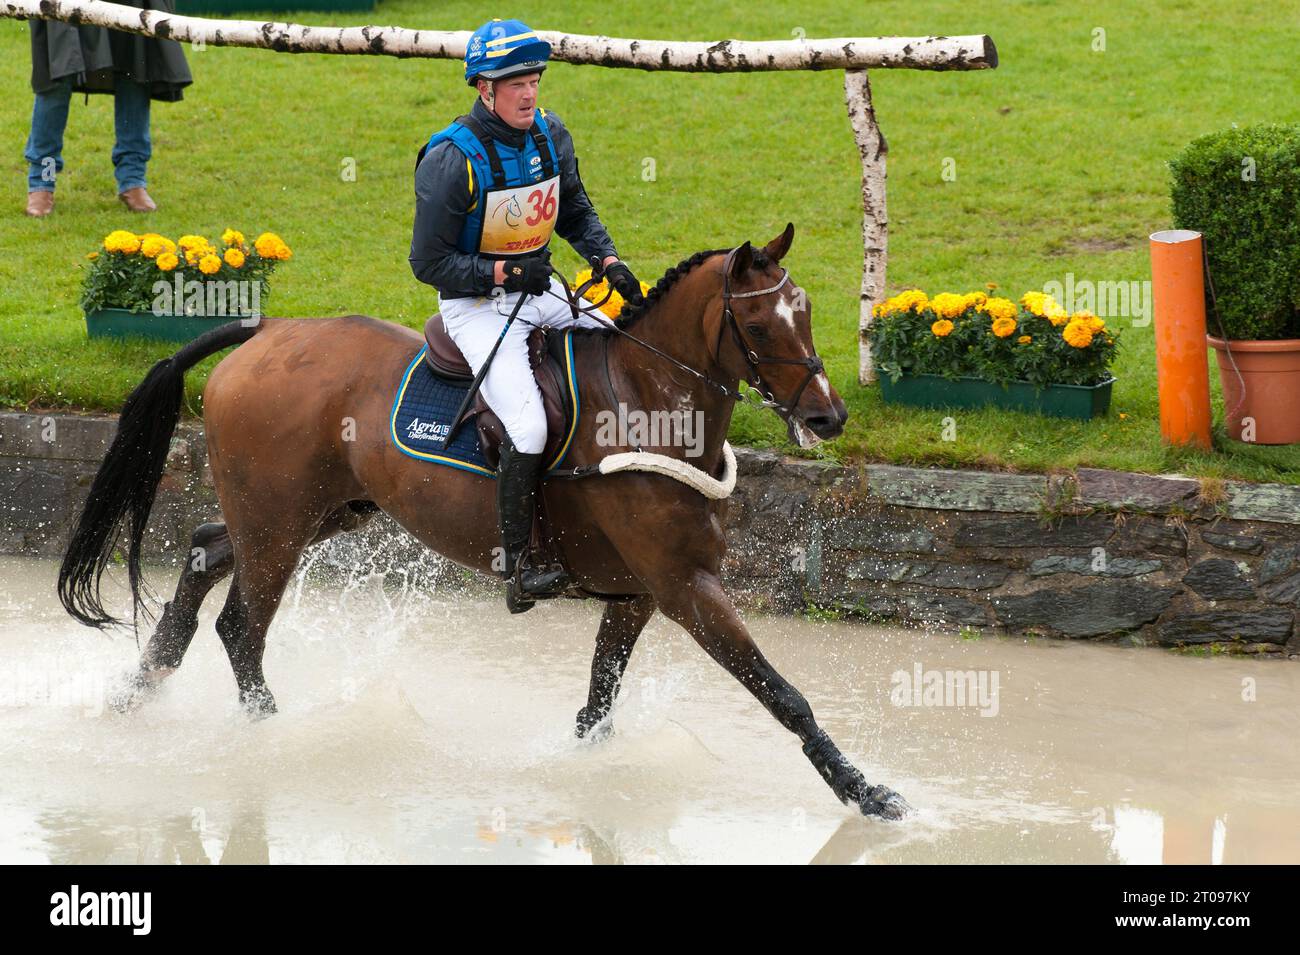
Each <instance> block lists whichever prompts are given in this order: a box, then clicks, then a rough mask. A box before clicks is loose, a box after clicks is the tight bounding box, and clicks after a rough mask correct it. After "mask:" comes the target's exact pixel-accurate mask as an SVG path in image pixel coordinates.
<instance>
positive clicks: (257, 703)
mask: <svg viewBox="0 0 1300 955" xmlns="http://www.w3.org/2000/svg"><path fill="white" fill-rule="evenodd" d="M239 702H240V705H241V706H243V708H244V711H245V712H246V713H247V714H248V716H249V718H250V719H253V720H264V719H266V718H267V717H268V716H274V715H275V713H276V707H275V697H274V696H272V695H271V691H270V690H268V689H267V688H266V687H264V686H259V687H257V688H256V689H252V690H249V691H247V692H241V693H240V694H239Z"/></svg>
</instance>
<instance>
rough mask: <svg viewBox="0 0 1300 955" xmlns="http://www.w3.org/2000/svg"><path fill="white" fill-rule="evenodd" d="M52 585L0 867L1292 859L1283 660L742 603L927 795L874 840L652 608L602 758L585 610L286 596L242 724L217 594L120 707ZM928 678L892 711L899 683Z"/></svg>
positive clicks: (101, 648) (322, 593) (3, 765)
mask: <svg viewBox="0 0 1300 955" xmlns="http://www.w3.org/2000/svg"><path fill="white" fill-rule="evenodd" d="M54 576H55V567H54V565H53V564H52V563H50V562H46V561H32V560H20V559H14V558H3V559H0V774H2V777H3V781H4V782H3V786H0V861H4V862H15V861H36V862H44V861H52V862H125V863H132V862H184V863H217V862H225V863H231V862H241V863H248V862H327V861H345V862H424V861H444V862H468V863H472V862H550V863H592V862H597V863H613V862H625V863H667V862H704V861H723V860H730V861H739V862H785V863H808V862H818V863H825V862H846V863H847V862H870V863H907V862H1090V863H1091V862H1133V863H1146V862H1161V861H1164V862H1199V863H1209V862H1226V863H1231V862H1247V861H1250V862H1296V861H1300V834H1298V827H1297V825H1296V823H1295V805H1296V798H1297V794H1300V745H1298V744H1297V730H1296V721H1295V713H1296V703H1297V700H1298V699H1300V667H1298V666H1296V665H1295V664H1288V663H1278V662H1273V663H1267V662H1255V661H1249V660H1236V659H1223V658H1218V659H1195V658H1186V657H1180V656H1176V655H1173V654H1170V653H1167V652H1163V651H1157V650H1131V649H1118V648H1105V647H1097V646H1089V645H1083V644H1070V643H1061V642H1032V643H1030V642H1024V641H1019V640H1004V639H998V638H994V637H986V638H984V639H980V640H962V639H959V638H958V637H957V636H956V635H955V634H951V633H944V632H932V633H925V632H919V631H910V630H905V629H895V628H882V627H872V626H864V625H860V624H846V623H839V622H810V621H805V620H792V619H785V618H775V617H760V616H750V617H748V623H749V625H750V628H751V630H752V632H753V633H754V634H755V637H756V639H757V640H758V642H759V644H760V646H761V647H762V648H763V649H764V651H765V653H766V654H767V656H768V657H769V659H771V660H772V661H773V663H774V664H775V665H776V666H777V667H778V669H780V670H781V671H782V672H783V673H784V674H785V675H786V676H787V677H788V678H789V679H791V681H792V682H794V684H795V685H796V686H798V687H799V688H800V689H802V690H803V692H804V693H805V695H807V697H808V698H809V700H810V702H811V703H812V706H813V709H814V711H815V712H816V714H817V717H818V719H819V720H820V721H821V723H822V725H823V726H824V727H825V728H826V729H827V730H828V731H829V732H830V733H831V735H832V736H833V737H834V738H835V739H836V740H837V741H838V742H839V743H840V745H841V747H842V748H843V749H844V751H845V752H846V753H847V754H849V755H850V757H851V758H852V759H854V761H855V762H856V763H857V764H858V765H859V766H860V767H861V768H862V769H863V770H864V771H865V772H866V775H867V777H868V778H869V779H871V780H872V781H880V782H886V783H888V784H889V785H890V786H892V787H894V788H895V789H897V790H899V791H900V792H902V793H903V794H904V795H905V796H906V797H907V798H908V800H909V801H910V802H911V803H912V804H913V805H914V806H916V807H917V809H918V812H917V813H916V815H915V816H914V817H912V818H911V819H910V820H909V821H906V822H904V823H902V824H898V823H892V824H891V823H882V822H878V821H868V820H863V819H860V818H857V817H855V816H854V815H853V814H852V813H851V812H850V810H848V809H847V808H845V807H842V806H841V805H840V804H839V803H838V802H837V801H836V800H835V799H834V797H833V796H832V795H831V794H830V791H829V790H828V789H827V788H826V787H825V785H824V784H823V783H822V782H821V780H820V779H819V778H818V777H817V775H816V774H815V773H814V772H813V770H812V769H811V768H810V767H809V765H808V764H807V762H806V761H805V760H804V757H803V755H802V754H801V752H800V750H799V746H798V744H797V741H796V740H795V739H794V737H793V736H791V735H789V734H788V733H786V731H785V730H783V729H782V728H781V727H780V726H779V725H778V724H777V723H776V722H775V720H773V719H772V718H771V717H770V716H768V715H767V713H766V712H765V711H764V710H762V709H761V708H760V707H759V705H758V704H757V703H756V702H755V701H754V700H753V699H752V698H751V697H750V696H749V695H748V694H747V693H746V692H744V691H743V690H742V689H741V688H740V687H739V686H738V685H736V684H734V683H733V681H732V679H731V678H730V677H729V676H728V675H727V674H726V673H725V672H723V671H722V670H721V669H720V668H718V667H717V666H716V665H715V664H713V663H712V662H711V661H710V660H709V659H708V658H707V657H705V655H704V654H703V652H702V651H700V650H699V649H698V648H697V647H695V646H694V644H693V643H691V642H690V641H689V639H688V638H687V637H686V635H685V633H684V632H682V631H681V630H680V629H679V628H677V627H676V626H675V625H674V624H672V623H670V622H669V621H667V620H665V619H663V618H661V617H656V618H655V620H654V621H652V623H651V624H650V626H649V627H648V628H647V630H646V632H645V634H644V635H643V636H642V639H641V643H640V645H639V646H638V648H637V651H636V653H635V654H634V656H633V658H632V664H631V667H630V669H629V673H628V678H627V681H626V683H625V689H624V693H623V696H622V698H621V701H620V703H619V705H618V707H617V708H616V709H615V712H614V725H615V732H614V735H613V736H612V737H611V738H609V739H608V740H607V741H605V742H602V743H598V744H589V743H583V742H580V741H578V740H577V739H575V738H574V736H573V721H574V715H575V713H576V711H577V709H578V707H579V706H580V705H581V704H582V703H583V702H584V701H585V696H586V686H587V676H588V666H589V663H590V653H591V647H592V642H593V635H594V633H595V629H596V624H597V621H598V608H597V607H596V606H594V605H591V606H584V605H579V604H575V603H569V602H564V603H555V602H553V603H551V604H549V605H543V606H540V607H538V608H537V609H535V610H533V611H532V612H530V613H529V614H527V615H526V616H522V617H511V616H510V615H509V614H507V613H506V612H505V610H504V607H503V606H499V605H498V602H497V601H496V600H486V599H477V598H469V597H464V596H459V595H456V594H452V593H450V592H446V591H445V589H444V590H443V591H438V590H433V591H432V592H430V591H429V590H428V589H426V588H416V587H411V586H409V581H407V582H404V581H403V580H401V579H399V578H398V577H395V575H393V574H388V575H387V578H386V580H385V578H384V577H382V576H380V575H364V574H363V575H360V576H356V575H354V576H353V577H352V578H351V579H350V580H349V581H347V582H346V586H344V587H340V586H338V585H333V586H330V585H325V584H321V583H317V582H315V581H313V582H310V583H309V582H306V581H304V580H301V579H300V580H299V581H297V582H295V585H294V587H293V589H292V591H291V592H290V594H289V595H288V597H287V598H286V603H285V606H284V608H283V610H282V611H281V614H280V616H279V617H278V618H277V622H276V625H275V626H274V627H273V628H272V631H271V639H270V641H269V647H268V651H267V663H266V673H267V678H268V681H269V683H270V686H271V688H272V690H273V691H274V692H275V694H276V697H277V700H278V703H279V706H280V712H279V714H278V715H277V716H275V717H273V718H271V719H268V720H265V721H263V722H257V723H252V722H250V721H249V720H248V719H246V718H245V717H244V716H243V714H242V713H241V712H240V710H239V709H238V706H237V702H236V698H235V686H234V680H233V677H232V676H231V673H230V668H229V664H228V663H227V661H226V658H225V654H224V651H223V650H222V648H221V645H220V643H219V642H218V640H217V638H216V635H215V632H214V631H213V629H212V623H213V620H214V619H215V616H216V613H217V611H218V610H219V607H220V599H221V598H223V597H224V592H225V587H224V585H223V586H222V587H221V588H220V589H219V590H218V592H217V593H215V594H214V595H213V597H212V598H210V600H209V603H208V605H207V606H205V608H204V612H203V614H202V615H201V625H200V629H199V633H198V636H197V637H196V639H195V643H194V646H193V647H192V648H191V650H190V654H189V656H188V658H187V659H186V662H185V665H184V666H183V667H182V668H181V670H180V671H179V672H178V673H177V674H176V675H175V676H174V677H173V678H172V679H171V680H170V682H169V683H167V684H166V686H165V688H164V690H163V691H162V693H161V694H160V695H159V697H158V698H157V699H156V700H155V701H153V702H152V703H151V704H149V705H147V706H146V707H145V708H142V709H140V710H138V711H136V712H134V713H131V714H129V715H126V716H122V715H118V714H116V713H113V712H112V711H110V710H107V709H106V708H105V705H104V702H103V700H104V695H105V691H106V690H107V689H108V688H109V687H110V686H111V683H112V681H113V680H114V679H115V678H116V677H117V676H118V674H119V673H121V672H122V671H123V670H125V669H126V668H128V667H130V666H131V665H133V663H134V660H135V658H136V648H135V645H134V642H133V641H132V640H131V639H130V638H129V637H121V636H118V637H115V638H109V637H105V636H102V635H100V634H98V633H96V632H94V631H90V630H87V629H84V628H81V627H79V626H77V625H75V624H74V623H72V622H71V621H70V619H69V618H67V617H66V616H64V614H63V612H62V610H61V609H60V608H59V607H58V604H57V601H56V599H55V596H54ZM171 576H172V575H171V574H169V573H163V572H158V573H156V574H155V575H154V579H155V580H156V581H157V582H158V584H159V585H160V586H164V585H166V586H169V585H170V582H171ZM117 605H118V606H121V604H120V603H119V604H117ZM918 668H919V672H920V681H919V687H917V688H916V689H917V693H916V694H915V696H913V694H911V693H910V692H906V691H908V690H910V689H911V687H909V686H908V685H906V684H904V683H903V681H902V679H901V677H900V676H898V675H899V674H906V675H907V677H908V678H909V681H912V682H915V677H916V675H917V672H918ZM945 671H953V672H957V671H963V672H970V673H972V675H973V678H974V681H975V682H973V683H970V684H963V686H962V689H963V690H969V691H970V692H968V693H965V694H964V695H965V698H964V699H962V698H961V697H959V696H958V695H957V693H956V692H955V691H956V684H952V686H953V692H951V693H945V692H943V687H942V686H941V687H940V688H939V690H938V691H936V690H935V688H934V681H935V680H936V679H937V680H940V681H942V680H943V679H944V673H945ZM981 681H982V682H981ZM927 687H928V688H929V691H930V693H929V696H927V694H926V692H925V690H926V688H927ZM912 704H915V705H912ZM963 704H964V705H963Z"/></svg>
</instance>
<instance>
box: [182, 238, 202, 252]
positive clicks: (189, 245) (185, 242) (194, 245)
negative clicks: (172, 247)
mask: <svg viewBox="0 0 1300 955" xmlns="http://www.w3.org/2000/svg"><path fill="white" fill-rule="evenodd" d="M176 244H177V245H178V246H180V247H181V248H182V249H184V250H185V251H186V252H188V251H189V250H190V249H199V248H202V247H203V246H205V245H207V244H208V240H207V238H205V237H204V236H201V235H183V236H181V237H180V238H179V239H177V240H176Z"/></svg>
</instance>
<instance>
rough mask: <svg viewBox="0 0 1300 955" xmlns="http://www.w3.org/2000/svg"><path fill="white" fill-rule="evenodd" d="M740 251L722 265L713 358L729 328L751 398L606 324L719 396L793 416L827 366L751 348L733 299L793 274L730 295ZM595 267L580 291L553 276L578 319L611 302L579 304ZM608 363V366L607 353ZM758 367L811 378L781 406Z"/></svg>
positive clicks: (594, 277) (815, 359) (761, 291)
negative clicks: (800, 369)
mask: <svg viewBox="0 0 1300 955" xmlns="http://www.w3.org/2000/svg"><path fill="white" fill-rule="evenodd" d="M738 251H740V249H739V247H737V248H734V249H732V250H731V251H730V252H728V253H727V257H726V259H725V260H724V261H723V263H722V321H721V322H719V323H718V341H717V344H716V346H715V347H714V349H713V354H714V360H715V361H716V360H717V359H718V358H719V357H720V356H721V354H722V332H723V329H724V328H725V327H726V326H730V327H731V333H732V336H733V337H734V338H735V340H736V347H738V348H739V349H740V353H741V355H742V356H744V359H745V364H746V365H747V366H748V371H749V374H748V375H747V376H746V379H745V380H746V382H747V383H748V384H749V386H750V387H751V388H752V389H753V391H751V392H750V393H749V394H745V393H744V392H742V391H739V390H737V389H735V388H732V387H731V386H730V385H728V384H725V383H723V382H720V381H715V380H714V379H712V378H710V377H709V376H708V375H706V374H704V373H702V372H700V371H697V370H696V369H694V368H692V367H691V366H690V365H687V364H685V363H683V362H680V361H678V360H677V359H676V358H674V357H672V356H671V355H668V354H665V353H664V352H662V351H660V350H659V349H658V348H656V347H655V346H654V345H651V344H650V343H649V342H645V341H642V340H641V339H639V338H637V337H636V336H635V335H632V334H629V333H628V332H627V331H624V330H623V329H622V328H620V327H619V326H618V325H617V324H615V323H614V322H613V321H606V323H605V324H606V325H607V326H608V327H609V328H611V329H613V330H614V331H615V332H617V333H618V334H620V335H622V336H623V337H624V338H629V339H631V340H632V341H634V342H636V343H637V344H638V345H640V346H641V347H642V348H647V349H649V350H650V351H652V352H654V353H655V354H656V355H658V356H660V357H661V358H664V359H666V360H667V361H670V362H672V363H673V364H674V365H676V366H677V367H678V368H680V369H682V370H683V371H685V372H688V373H689V374H691V375H694V376H695V377H696V378H699V379H700V380H701V381H704V382H706V383H707V384H709V385H712V386H713V387H714V388H717V389H718V390H719V391H720V392H722V393H723V394H724V395H726V396H727V397H729V398H732V399H734V400H735V401H737V402H748V403H750V404H753V405H756V406H757V407H760V408H771V409H773V410H774V411H776V413H777V414H779V415H781V416H783V417H784V416H786V415H789V414H792V413H793V412H794V409H795V408H796V407H798V405H799V399H800V397H802V395H803V393H804V389H806V388H807V387H808V385H809V383H810V382H811V381H812V380H813V379H814V378H816V377H817V376H818V375H819V374H821V373H822V372H824V371H825V370H826V368H825V365H823V364H822V360H821V357H820V356H818V355H812V356H810V357H808V358H765V357H763V356H761V355H759V354H758V352H757V351H756V350H755V349H754V348H753V346H752V345H750V343H749V340H748V339H747V338H746V337H745V333H744V332H742V331H741V330H740V324H739V322H737V321H736V315H735V313H734V312H733V311H732V310H731V300H732V299H733V298H757V297H758V296H760V295H770V294H771V293H773V292H777V291H779V290H780V289H781V288H782V287H783V286H784V285H785V283H786V282H788V281H789V279H790V272H789V270H788V269H785V268H782V269H781V281H779V282H777V283H776V284H775V285H773V286H771V287H769V288H763V289H755V290H754V291H751V292H733V291H731V263H732V261H733V260H734V259H735V256H736V253H737V252H738ZM594 266H595V263H594V262H593V269H592V274H591V278H590V279H588V280H587V281H586V282H584V283H583V284H582V285H580V286H579V287H578V288H577V289H570V288H569V283H568V282H567V281H565V279H564V276H562V275H560V273H559V272H554V275H555V276H556V277H557V278H558V279H559V280H560V284H561V285H563V286H564V291H565V293H566V295H567V296H568V302H569V307H570V308H571V309H573V313H574V317H575V318H576V317H577V316H578V315H579V313H583V314H590V313H592V312H596V311H598V310H599V308H600V306H601V305H603V304H604V302H605V300H606V299H608V298H609V296H608V295H606V296H605V298H604V299H601V301H600V302H598V303H596V304H595V305H593V306H591V307H590V308H587V307H584V306H582V305H579V304H578V302H579V301H580V299H581V297H582V295H583V294H584V293H585V292H586V291H587V290H588V289H589V288H590V287H591V286H592V285H593V284H595V283H596V282H599V281H600V276H599V274H598V272H597V270H596V268H595V267H594ZM549 294H554V293H549ZM557 297H558V296H557ZM606 362H607V363H608V353H606ZM759 365H803V366H804V367H805V368H807V369H808V374H807V375H805V376H804V379H803V381H802V382H801V383H800V385H799V387H798V388H797V389H796V390H795V393H794V396H793V397H792V398H791V399H790V400H789V401H788V402H786V403H784V404H782V403H781V402H778V401H777V400H776V398H775V397H774V396H773V393H772V389H771V388H769V387H768V386H767V384H766V383H765V382H764V381H763V376H762V374H761V373H760V372H759V369H758V366H759ZM606 373H607V374H608V367H607V368H606ZM755 394H756V395H758V399H757V400H755V399H753V398H752V397H751V396H752V395H755Z"/></svg>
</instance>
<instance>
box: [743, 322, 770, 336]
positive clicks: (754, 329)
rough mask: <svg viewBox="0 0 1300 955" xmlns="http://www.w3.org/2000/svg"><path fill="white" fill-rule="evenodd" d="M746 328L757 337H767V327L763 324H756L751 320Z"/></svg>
mask: <svg viewBox="0 0 1300 955" xmlns="http://www.w3.org/2000/svg"><path fill="white" fill-rule="evenodd" d="M745 330H746V331H748V332H749V334H751V335H753V336H754V337H755V338H766V337H767V329H766V328H764V327H763V326H762V325H755V324H753V323H752V322H751V323H750V324H748V325H746V326H745Z"/></svg>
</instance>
